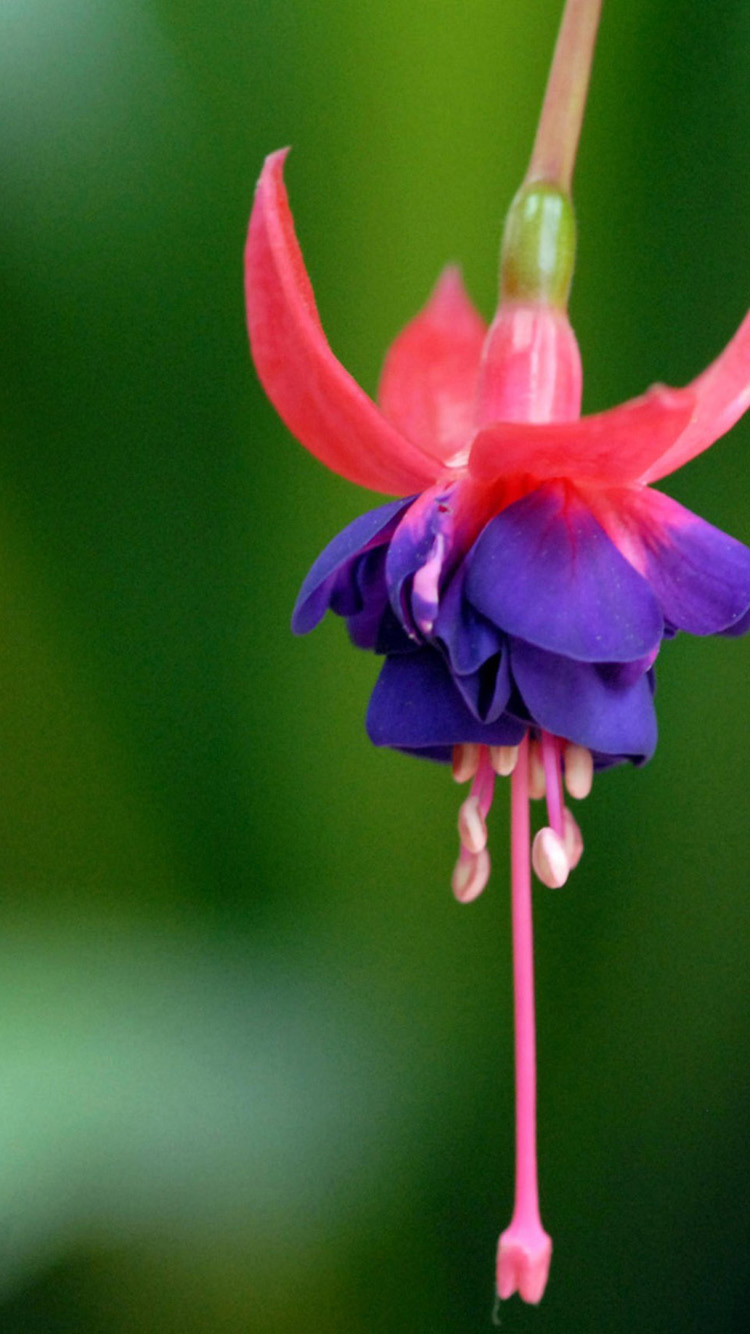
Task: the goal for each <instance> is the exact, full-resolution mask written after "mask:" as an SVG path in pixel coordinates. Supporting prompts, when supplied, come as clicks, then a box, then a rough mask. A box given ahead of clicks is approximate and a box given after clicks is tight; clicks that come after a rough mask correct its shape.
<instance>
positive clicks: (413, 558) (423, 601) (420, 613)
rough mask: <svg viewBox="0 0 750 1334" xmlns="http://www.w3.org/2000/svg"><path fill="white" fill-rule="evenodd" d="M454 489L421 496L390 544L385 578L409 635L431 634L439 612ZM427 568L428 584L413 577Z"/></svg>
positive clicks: (451, 522)
mask: <svg viewBox="0 0 750 1334" xmlns="http://www.w3.org/2000/svg"><path fill="white" fill-rule="evenodd" d="M450 491H451V488H450V487H448V488H447V489H446V488H445V487H432V488H431V489H430V490H429V491H425V492H424V494H423V495H421V496H419V497H418V498H417V499H416V500H415V501H414V504H413V505H411V506H410V507H409V509H408V510H407V512H406V513H405V514H404V516H403V518H402V519H401V522H400V523H399V525H398V527H397V528H396V531H395V533H394V535H393V538H392V539H391V542H390V545H389V547H388V559H387V561H386V580H387V582H388V590H389V593H390V599H391V606H392V607H393V610H394V612H395V613H396V615H397V616H398V618H399V620H400V621H401V623H402V625H403V627H404V629H405V630H406V632H407V634H409V635H411V636H412V637H413V638H417V637H418V636H419V635H420V633H422V634H429V633H430V631H431V630H432V626H433V623H434V621H435V617H436V615H437V611H438V586H439V582H440V577H441V575H442V569H443V564H444V561H445V559H446V557H447V556H448V554H449V551H450V546H451V537H452V531H453V509H452V505H451V500H450ZM422 570H424V571H425V575H426V576H427V577H426V578H424V579H423V582H424V585H425V587H424V588H423V589H421V590H420V589H419V588H418V587H417V580H414V583H413V584H411V585H410V584H409V582H408V581H410V580H412V579H413V577H414V576H415V575H416V574H417V572H418V571H422Z"/></svg>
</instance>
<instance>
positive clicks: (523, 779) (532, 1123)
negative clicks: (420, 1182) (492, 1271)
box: [511, 738, 539, 1223]
mask: <svg viewBox="0 0 750 1334" xmlns="http://www.w3.org/2000/svg"><path fill="white" fill-rule="evenodd" d="M511 894H512V921H513V998H514V1009H515V1030H516V1040H515V1054H516V1198H515V1208H514V1218H515V1220H516V1222H518V1223H531V1222H538V1221H539V1189H538V1179H537V1164H536V1038H535V1032H534V940H533V928H532V919H531V857H530V831H529V742H528V738H524V740H523V742H522V744H521V748H520V751H519V755H518V763H517V764H516V767H515V769H514V771H513V777H512V780H511Z"/></svg>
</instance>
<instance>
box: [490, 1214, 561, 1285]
mask: <svg viewBox="0 0 750 1334" xmlns="http://www.w3.org/2000/svg"><path fill="white" fill-rule="evenodd" d="M551 1259H552V1238H551V1237H550V1236H548V1234H547V1233H546V1232H545V1230H544V1228H543V1227H542V1225H541V1223H540V1222H539V1219H538V1218H537V1219H534V1220H533V1221H532V1222H528V1223H518V1222H516V1220H515V1218H514V1219H513V1221H512V1222H511V1224H510V1226H509V1227H507V1228H506V1229H505V1231H504V1232H503V1234H502V1236H501V1237H500V1241H499V1242H498V1247H497V1294H498V1297H500V1298H501V1299H502V1300H503V1301H504V1300H505V1299H506V1297H512V1296H513V1293H514V1292H517V1293H518V1295H519V1297H521V1298H523V1300H524V1301H525V1302H530V1303H531V1304H532V1305H534V1306H536V1304H537V1302H540V1301H541V1300H542V1297H543V1296H544V1289H545V1288H546V1286H547V1278H548V1276H549V1266H550V1260H551Z"/></svg>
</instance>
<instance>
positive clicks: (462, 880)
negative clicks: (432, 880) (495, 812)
mask: <svg viewBox="0 0 750 1334" xmlns="http://www.w3.org/2000/svg"><path fill="white" fill-rule="evenodd" d="M458 749H459V747H456V748H455V750H454V766H455V751H456V750H458ZM463 749H466V750H468V749H471V750H476V752H477V756H476V766H475V773H474V781H473V783H472V785H471V792H470V793H469V795H468V797H467V798H466V801H464V802H463V804H462V806H461V809H460V811H459V813H458V833H459V837H460V839H461V851H460V853H459V857H458V861H457V863H456V866H455V869H454V871H453V879H452V881H451V884H452V887H453V893H454V894H455V896H456V898H457V899H458V901H459V903H471V902H472V900H473V899H475V898H476V897H477V895H478V894H481V892H482V890H483V889H484V887H485V885H486V884H487V881H488V880H489V876H490V858H489V853H488V852H487V815H488V813H489V809H490V806H491V805H492V797H493V794H494V791H495V774H494V771H493V769H492V765H491V764H490V754H489V750H488V748H487V746H476V747H474V746H472V747H468V746H466V747H463Z"/></svg>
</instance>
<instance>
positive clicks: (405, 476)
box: [245, 149, 437, 495]
mask: <svg viewBox="0 0 750 1334" xmlns="http://www.w3.org/2000/svg"><path fill="white" fill-rule="evenodd" d="M287 151H288V150H286V149H284V150H281V151H280V152H278V153H272V154H271V156H270V157H268V158H266V161H265V164H264V167H263V171H262V173H261V177H260V181H259V182H258V188H257V192H256V195H255V204H254V206H253V212H252V216H251V218H250V230H249V232H248V237H247V247H246V250H245V292H246V297H247V318H248V329H249V332H250V345H251V348H252V353H253V359H254V361H255V366H256V369H257V372H258V375H259V377H260V381H261V383H262V385H263V388H264V389H265V391H266V393H267V394H268V397H269V398H270V400H271V402H272V403H273V405H274V407H275V408H276V410H277V412H278V413H279V416H280V417H281V418H282V419H283V421H284V422H285V423H286V425H287V426H288V427H289V430H290V431H291V432H292V434H293V435H295V436H296V437H297V439H298V440H299V441H300V442H301V444H303V445H304V446H305V448H306V449H309V451H310V453H311V454H314V455H315V457H316V458H318V459H320V461H321V463H324V464H325V465H326V467H328V468H331V469H332V470H333V471H334V472H337V473H340V474H341V476H342V477H346V478H348V480H349V481H350V482H356V483H357V484H358V485H359V486H367V487H370V488H371V489H372V490H375V491H385V492H390V493H391V494H393V495H405V494H407V493H408V492H411V491H419V490H422V489H423V487H425V486H427V485H429V483H430V482H432V481H433V480H434V478H435V475H436V472H437V467H436V464H435V461H434V460H433V459H429V458H428V457H427V456H426V455H425V454H423V453H422V451H421V450H420V449H418V448H417V447H416V446H415V445H413V444H412V443H411V442H410V441H408V440H407V439H405V437H404V436H402V435H401V433H400V432H399V431H397V430H396V428H395V427H394V426H392V425H391V424H390V422H387V421H386V420H385V418H384V417H383V416H382V414H381V413H380V412H379V411H378V409H377V408H376V407H375V404H374V403H373V402H372V400H371V399H370V398H368V396H367V394H365V392H364V390H362V389H360V387H359V385H358V384H357V383H356V381H354V380H353V379H352V377H351V375H349V373H348V371H346V370H345V369H344V367H343V366H342V365H341V363H340V362H339V361H338V360H337V359H336V357H335V356H334V355H333V353H332V351H331V349H330V347H329V346H328V343H327V341H326V337H325V334H324V333H323V328H322V326H321V323H320V319H319V318H318V312H317V309H316V306H315V298H314V296H313V291H312V287H311V286H310V280H309V278H308V276H307V272H306V270H305V266H304V261H303V259H302V254H301V252H300V249H299V245H298V242H297V238H296V236H295V233H294V224H293V222H292V215H291V213H290V211H289V202H288V199H287V194H286V189H285V187H284V180H283V165H284V158H285V157H286V153H287Z"/></svg>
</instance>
